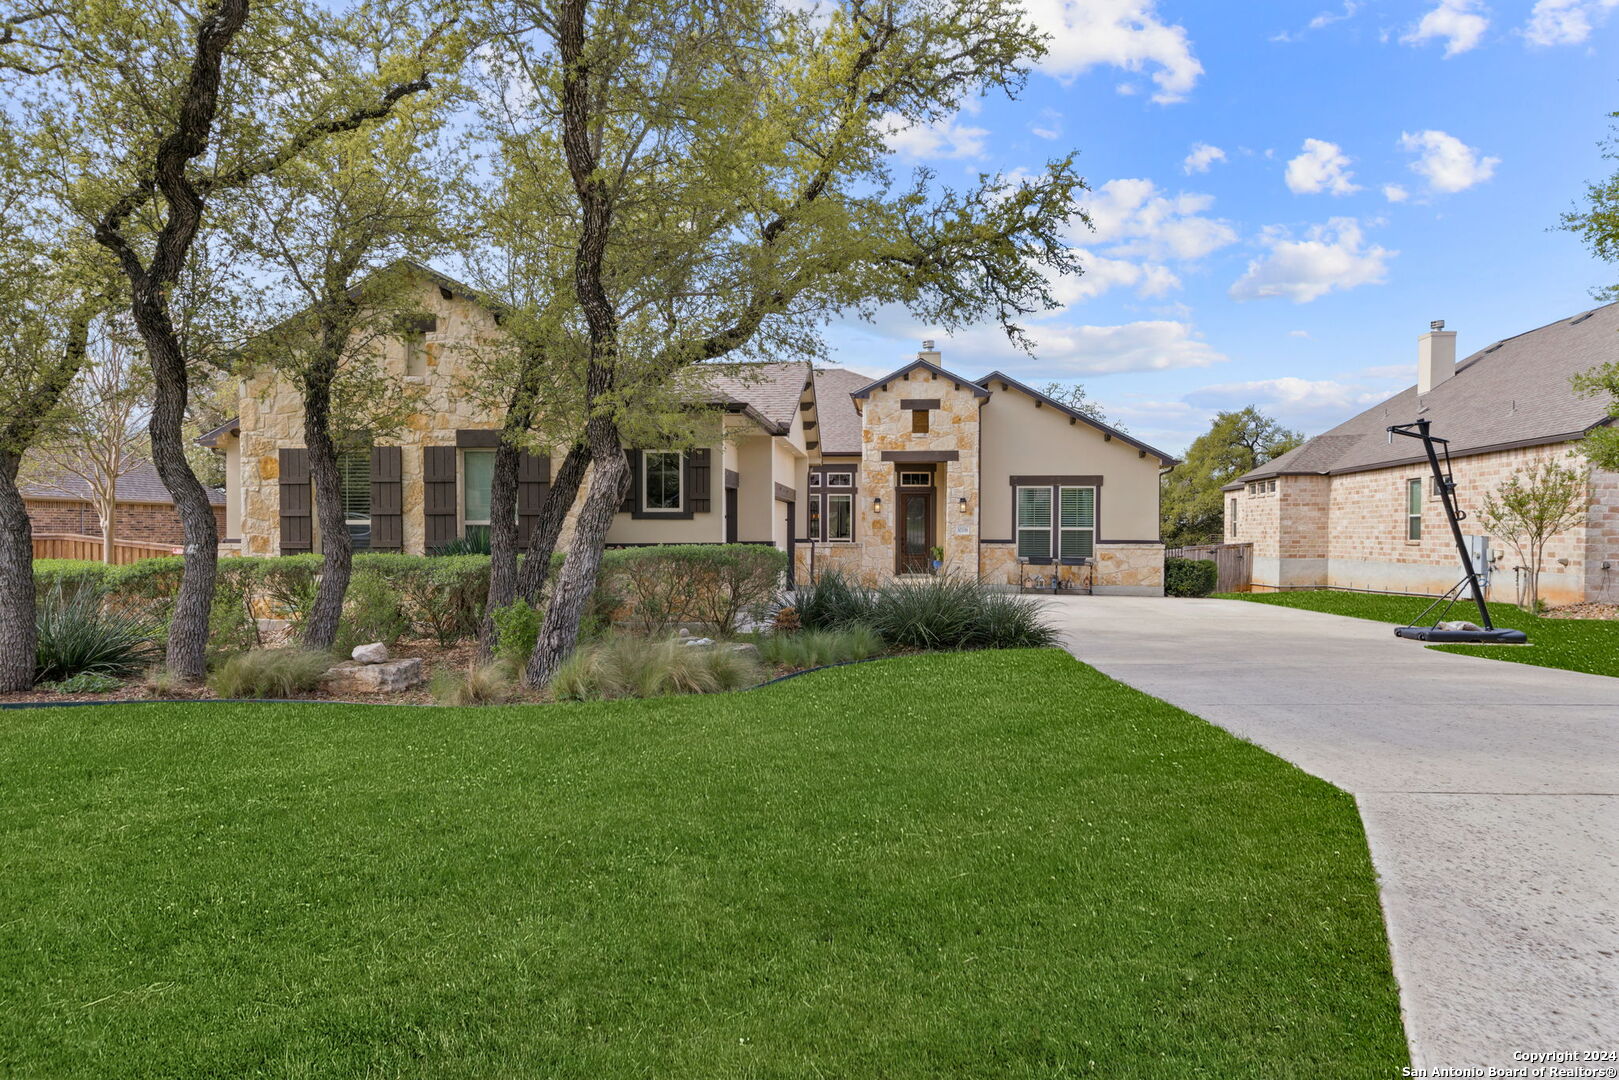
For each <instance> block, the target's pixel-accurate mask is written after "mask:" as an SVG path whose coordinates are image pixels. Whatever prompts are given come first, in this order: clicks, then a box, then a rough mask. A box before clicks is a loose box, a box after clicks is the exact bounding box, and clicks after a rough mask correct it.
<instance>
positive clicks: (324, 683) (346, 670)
mask: <svg viewBox="0 0 1619 1080" xmlns="http://www.w3.org/2000/svg"><path fill="white" fill-rule="evenodd" d="M356 651H358V650H356ZM425 678H426V676H425V675H424V673H423V671H422V661H421V658H420V657H411V658H409V659H406V660H384V661H383V662H382V663H380V664H361V663H356V662H355V661H353V660H345V661H344V662H343V663H341V664H338V665H337V666H336V667H334V668H332V669H331V670H330V671H328V672H327V673H326V674H324V675H322V676H321V677H320V683H321V687H322V688H323V689H325V690H328V691H330V692H332V693H335V694H387V693H394V692H397V691H400V690H409V689H411V688H412V687H416V686H420V685H421V684H422V681H423V680H424V679H425Z"/></svg>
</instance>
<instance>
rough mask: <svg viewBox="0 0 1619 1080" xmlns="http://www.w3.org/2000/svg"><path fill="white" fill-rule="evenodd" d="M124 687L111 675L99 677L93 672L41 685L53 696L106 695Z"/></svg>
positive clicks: (42, 688)
mask: <svg viewBox="0 0 1619 1080" xmlns="http://www.w3.org/2000/svg"><path fill="white" fill-rule="evenodd" d="M122 685H124V684H123V683H121V682H119V681H118V680H117V679H115V678H113V677H112V676H111V675H98V674H96V673H95V672H93V671H81V672H79V673H78V674H77V675H75V676H73V677H72V678H70V679H62V680H61V681H59V682H47V683H40V684H39V688H40V689H41V690H49V691H50V692H51V693H53V694H106V693H110V692H111V691H113V690H116V689H118V688H119V687H120V686H122Z"/></svg>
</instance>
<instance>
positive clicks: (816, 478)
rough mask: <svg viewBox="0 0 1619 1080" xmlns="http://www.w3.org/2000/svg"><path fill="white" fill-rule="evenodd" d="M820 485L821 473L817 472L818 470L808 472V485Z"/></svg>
mask: <svg viewBox="0 0 1619 1080" xmlns="http://www.w3.org/2000/svg"><path fill="white" fill-rule="evenodd" d="M820 486H821V474H820V473H818V472H812V473H810V487H820Z"/></svg>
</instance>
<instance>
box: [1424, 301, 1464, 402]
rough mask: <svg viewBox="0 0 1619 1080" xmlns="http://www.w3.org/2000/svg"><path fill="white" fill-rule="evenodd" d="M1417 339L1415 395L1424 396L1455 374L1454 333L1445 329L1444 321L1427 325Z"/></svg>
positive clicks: (1438, 320) (1435, 321) (1439, 320)
mask: <svg viewBox="0 0 1619 1080" xmlns="http://www.w3.org/2000/svg"><path fill="white" fill-rule="evenodd" d="M1428 325H1429V326H1430V327H1431V328H1432V329H1430V330H1429V331H1428V332H1427V333H1426V334H1423V335H1422V336H1421V337H1419V338H1418V339H1417V393H1419V394H1426V393H1427V392H1428V391H1430V390H1432V389H1433V388H1434V387H1436V386H1438V385H1439V384H1440V383H1442V382H1444V381H1445V380H1446V379H1448V378H1450V377H1451V376H1452V375H1454V374H1456V331H1454V330H1446V329H1445V320H1444V319H1435V320H1434V321H1433V322H1431V323H1429V324H1428Z"/></svg>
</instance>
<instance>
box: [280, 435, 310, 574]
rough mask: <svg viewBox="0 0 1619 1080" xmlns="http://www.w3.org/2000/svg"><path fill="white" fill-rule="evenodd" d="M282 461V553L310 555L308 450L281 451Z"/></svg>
mask: <svg viewBox="0 0 1619 1080" xmlns="http://www.w3.org/2000/svg"><path fill="white" fill-rule="evenodd" d="M280 458H281V469H280V473H279V476H280V480H279V485H280V489H281V554H283V555H307V554H309V553H310V552H311V551H313V550H315V529H314V519H313V516H312V514H311V510H312V508H313V500H312V497H311V494H312V489H311V487H310V483H309V451H308V450H305V449H304V448H303V447H301V446H300V447H289V448H287V449H284V450H282V451H281V454H280Z"/></svg>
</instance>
